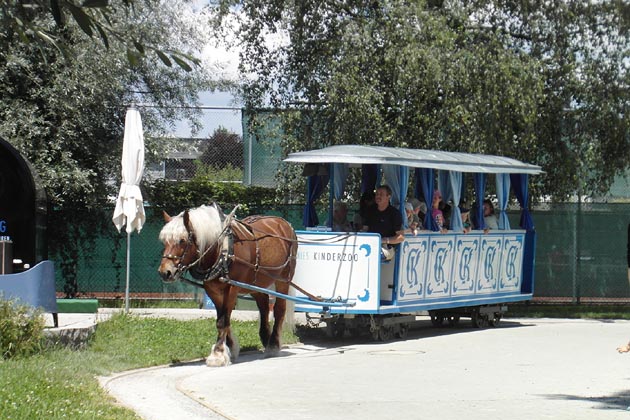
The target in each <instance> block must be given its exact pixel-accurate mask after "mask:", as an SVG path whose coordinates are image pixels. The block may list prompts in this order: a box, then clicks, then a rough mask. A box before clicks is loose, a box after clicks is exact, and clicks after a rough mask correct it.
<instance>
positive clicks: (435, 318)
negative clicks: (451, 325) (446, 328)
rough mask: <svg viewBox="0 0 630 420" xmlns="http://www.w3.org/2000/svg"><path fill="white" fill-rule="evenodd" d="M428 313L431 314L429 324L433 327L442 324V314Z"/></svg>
mask: <svg viewBox="0 0 630 420" xmlns="http://www.w3.org/2000/svg"><path fill="white" fill-rule="evenodd" d="M429 315H430V316H431V324H433V326H434V327H441V326H442V324H444V315H440V314H436V313H429Z"/></svg>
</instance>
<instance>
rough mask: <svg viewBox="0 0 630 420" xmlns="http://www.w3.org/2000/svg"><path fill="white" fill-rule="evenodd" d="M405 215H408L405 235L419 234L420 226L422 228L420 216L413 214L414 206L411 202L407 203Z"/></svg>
mask: <svg viewBox="0 0 630 420" xmlns="http://www.w3.org/2000/svg"><path fill="white" fill-rule="evenodd" d="M405 213H406V214H407V227H408V229H407V230H406V231H405V233H407V232H409V233H411V234H412V235H417V234H418V226H420V219H419V218H418V215H417V214H415V213H414V212H413V204H411V203H410V202H407V203H405Z"/></svg>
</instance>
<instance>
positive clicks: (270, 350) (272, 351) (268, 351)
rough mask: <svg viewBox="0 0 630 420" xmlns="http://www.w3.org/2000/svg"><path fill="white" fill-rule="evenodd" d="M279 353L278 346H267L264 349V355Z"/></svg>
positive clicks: (274, 355)
mask: <svg viewBox="0 0 630 420" xmlns="http://www.w3.org/2000/svg"><path fill="white" fill-rule="evenodd" d="M279 354H280V348H279V347H267V348H266V349H265V357H276V356H278V355H279Z"/></svg>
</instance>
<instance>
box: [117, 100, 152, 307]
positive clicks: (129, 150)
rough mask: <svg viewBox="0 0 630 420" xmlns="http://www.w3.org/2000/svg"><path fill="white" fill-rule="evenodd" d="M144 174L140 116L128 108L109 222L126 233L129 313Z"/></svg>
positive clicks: (139, 226)
mask: <svg viewBox="0 0 630 420" xmlns="http://www.w3.org/2000/svg"><path fill="white" fill-rule="evenodd" d="M143 172H144V135H143V134H142V120H141V118H140V112H138V110H137V109H136V108H135V107H130V108H129V109H128V110H127V115H126V116H125V137H124V141H123V150H122V184H121V185H120V192H119V193H118V200H116V209H115V210H114V216H113V217H112V220H113V222H114V225H116V228H117V229H118V231H119V232H120V230H121V229H122V227H123V226H124V225H126V230H127V276H126V282H125V312H128V311H129V261H130V239H131V232H133V231H134V230H137V231H138V232H140V230H141V229H142V225H143V224H144V220H145V216H144V204H143V202H142V192H141V191H140V181H141V180H142V174H143Z"/></svg>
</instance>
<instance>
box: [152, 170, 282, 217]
mask: <svg viewBox="0 0 630 420" xmlns="http://www.w3.org/2000/svg"><path fill="white" fill-rule="evenodd" d="M146 193H147V194H146V199H147V200H148V201H149V202H150V203H151V205H152V206H153V207H155V208H157V209H163V210H166V211H167V212H169V213H172V212H176V213H175V214H177V212H179V211H181V210H183V209H185V208H191V207H197V206H200V205H202V204H208V203H209V202H210V201H216V202H217V203H219V204H220V205H221V206H222V207H223V210H224V211H225V212H226V213H227V212H230V211H232V208H233V207H234V206H235V205H236V204H240V205H241V206H243V207H242V209H241V211H242V213H243V214H248V213H250V212H251V211H252V210H255V209H257V208H259V207H264V206H270V205H273V204H275V203H276V200H275V198H276V191H275V190H274V189H271V188H264V187H254V186H245V185H242V184H239V183H230V182H227V183H226V182H216V181H210V180H208V179H207V178H204V177H203V176H199V177H195V178H193V179H192V180H190V181H185V182H182V181H167V180H158V181H156V182H154V183H153V184H152V185H149V186H148V187H147V190H146Z"/></svg>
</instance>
